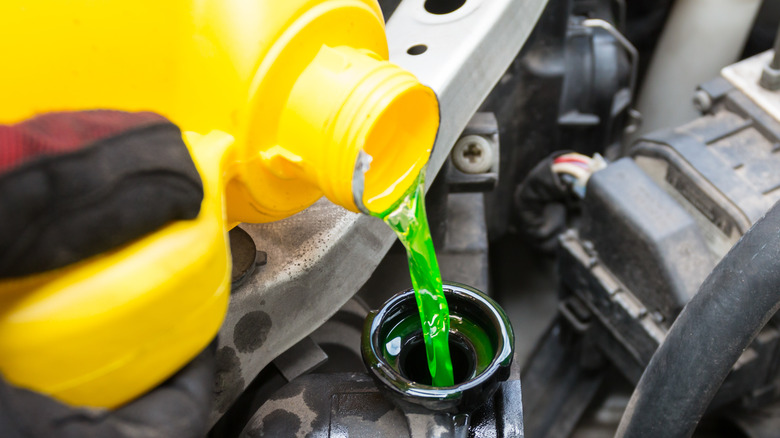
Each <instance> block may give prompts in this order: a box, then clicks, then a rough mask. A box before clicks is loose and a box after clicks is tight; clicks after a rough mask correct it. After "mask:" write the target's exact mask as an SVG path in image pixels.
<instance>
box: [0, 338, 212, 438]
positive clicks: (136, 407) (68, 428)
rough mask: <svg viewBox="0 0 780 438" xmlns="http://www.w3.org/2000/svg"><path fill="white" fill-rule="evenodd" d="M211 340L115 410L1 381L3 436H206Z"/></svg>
mask: <svg viewBox="0 0 780 438" xmlns="http://www.w3.org/2000/svg"><path fill="white" fill-rule="evenodd" d="M215 349H216V348H215V344H214V343H212V345H211V346H209V347H208V348H207V349H206V350H205V351H204V352H203V353H201V354H200V355H199V356H198V357H196V358H195V360H193V361H192V362H191V363H190V364H189V365H187V366H186V367H185V368H184V369H182V370H181V371H179V372H178V373H177V374H176V375H174V376H173V377H171V378H170V379H168V380H167V381H166V382H164V383H163V384H162V385H160V386H158V387H157V388H156V389H155V390H153V391H152V392H150V393H148V394H146V395H144V396H142V397H140V398H138V399H136V400H134V401H133V402H131V403H129V404H127V405H125V406H123V407H121V408H119V409H117V410H115V411H109V410H106V409H91V408H74V407H71V406H67V405H65V404H63V403H60V402H58V401H56V400H53V399H51V398H49V397H46V396H44V395H41V394H38V393H36V392H33V391H28V390H26V389H20V388H16V387H13V386H10V385H8V384H7V383H6V382H2V381H0V437H3V438H169V437H170V438H202V437H203V436H205V434H206V431H207V430H208V419H209V414H210V411H211V400H212V387H213V384H214V350H215Z"/></svg>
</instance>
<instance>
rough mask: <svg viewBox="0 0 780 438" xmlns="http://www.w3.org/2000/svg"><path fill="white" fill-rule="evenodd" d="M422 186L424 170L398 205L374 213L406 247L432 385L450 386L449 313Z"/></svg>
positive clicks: (451, 380) (451, 382)
mask: <svg viewBox="0 0 780 438" xmlns="http://www.w3.org/2000/svg"><path fill="white" fill-rule="evenodd" d="M424 189H425V172H420V176H418V177H417V180H416V181H415V183H414V184H412V187H411V189H410V190H409V191H408V192H407V193H406V195H404V197H403V198H402V199H401V202H400V204H398V205H397V206H396V207H394V208H392V209H390V210H389V211H387V212H385V213H384V214H381V215H378V216H379V217H380V218H382V220H384V221H385V223H386V224H387V225H389V226H390V228H392V229H393V231H395V233H396V234H397V235H398V239H399V240H400V241H401V243H402V244H403V245H404V247H406V254H407V257H408V259H409V274H410V276H411V277H412V286H414V295H415V297H416V298H417V308H418V309H419V311H420V321H421V323H422V332H423V340H424V341H425V352H426V355H427V357H428V370H429V371H430V372H431V380H432V381H433V386H452V385H453V378H452V361H451V358H450V346H449V342H448V338H449V333H450V312H449V308H448V307H447V300H446V299H445V298H444V292H443V291H442V287H441V273H440V272H439V263H438V262H437V261H436V254H435V253H434V251H433V241H432V240H431V230H430V228H429V227H428V218H427V217H426V215H425V192H424Z"/></svg>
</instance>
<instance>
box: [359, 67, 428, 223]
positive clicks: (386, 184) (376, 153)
mask: <svg viewBox="0 0 780 438" xmlns="http://www.w3.org/2000/svg"><path fill="white" fill-rule="evenodd" d="M409 76H411V75H409ZM388 94H389V96H388V97H387V98H386V101H387V104H386V105H385V106H384V108H383V109H382V112H381V114H380V115H379V116H378V117H377V118H376V121H375V123H374V124H373V126H372V128H371V130H370V132H369V134H368V136H367V137H366V138H365V142H364V144H363V151H364V152H365V153H366V154H368V155H369V156H371V165H370V167H369V169H368V171H367V172H365V174H363V175H362V176H363V190H362V193H360V192H358V193H355V195H357V196H359V198H357V199H355V202H356V204H358V205H359V204H362V206H363V207H365V209H366V210H367V211H368V212H370V213H383V212H385V211H387V210H388V209H389V208H391V207H392V206H393V205H394V204H395V203H396V202H397V201H398V200H399V199H400V198H401V197H402V196H403V194H404V193H406V191H408V190H409V187H410V186H411V185H412V183H413V182H414V181H415V179H416V178H417V175H418V174H419V173H420V171H421V170H422V169H423V168H424V167H425V164H426V163H427V162H428V158H429V156H430V153H431V148H432V147H433V142H434V140H435V139H436V132H437V130H438V125H439V112H438V105H437V102H436V96H435V95H434V94H433V91H431V90H430V89H429V88H427V87H425V86H423V85H421V84H420V83H418V82H417V81H416V80H413V77H412V78H409V80H407V81H406V82H404V83H403V84H399V85H397V86H395V87H393V88H390V89H389V90H388ZM358 177H359V176H358Z"/></svg>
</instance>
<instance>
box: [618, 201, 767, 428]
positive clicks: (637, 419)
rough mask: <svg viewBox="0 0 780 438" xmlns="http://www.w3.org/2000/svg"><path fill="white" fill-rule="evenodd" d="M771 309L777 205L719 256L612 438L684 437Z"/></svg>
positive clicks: (670, 335)
mask: <svg viewBox="0 0 780 438" xmlns="http://www.w3.org/2000/svg"><path fill="white" fill-rule="evenodd" d="M778 307H780V203H778V204H776V205H775V206H774V207H772V209H771V210H770V211H769V212H768V213H767V214H766V215H765V216H764V217H763V218H762V219H761V220H759V221H758V222H756V224H755V225H754V226H753V227H752V228H751V229H750V230H748V232H747V233H746V234H745V235H744V236H743V237H742V239H740V241H739V242H737V244H736V245H735V246H734V248H732V249H731V251H729V253H728V254H726V256H725V257H724V258H723V260H721V262H720V263H718V265H717V266H716V267H715V269H714V270H713V271H712V273H711V274H710V275H709V277H707V279H706V280H704V283H703V284H702V286H701V288H700V289H699V292H698V293H697V294H696V296H694V297H693V299H692V300H691V301H690V302H689V303H688V305H686V306H685V308H684V309H683V311H682V312H681V313H680V316H679V317H678V318H677V320H676V321H675V322H674V324H673V325H672V327H671V329H670V331H669V333H668V335H667V337H666V340H665V341H664V342H663V344H661V346H660V347H659V348H658V351H656V353H655V355H653V358H652V359H651V360H650V364H649V365H648V366H647V369H646V370H645V372H644V374H643V375H642V378H641V379H640V380H639V384H638V385H637V387H636V389H635V390H634V394H633V395H632V396H631V400H630V401H629V403H628V408H627V409H626V412H625V413H624V414H623V418H622V419H621V421H620V425H619V426H618V431H617V434H616V437H621V438H640V437H648V438H650V437H653V438H657V437H667V438H687V437H690V436H691V435H692V434H693V431H694V430H695V429H696V425H697V424H698V422H699V420H700V419H701V417H702V415H703V414H704V412H705V410H706V409H707V406H709V404H710V402H711V401H712V399H713V397H714V396H715V394H716V393H717V391H718V389H719V388H720V386H721V384H722V383H723V380H724V379H725V378H726V376H727V375H728V373H729V371H730V370H731V368H732V366H733V365H734V363H735V362H736V361H737V359H738V358H739V356H740V355H741V354H742V352H744V351H745V349H746V348H747V347H748V346H749V345H750V343H751V342H752V341H753V338H755V336H756V335H757V334H758V332H759V331H760V330H761V328H762V327H764V325H765V324H766V322H767V321H768V320H769V319H770V318H771V317H772V316H773V315H774V314H775V312H776V311H777V310H778Z"/></svg>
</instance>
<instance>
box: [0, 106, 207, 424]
mask: <svg viewBox="0 0 780 438" xmlns="http://www.w3.org/2000/svg"><path fill="white" fill-rule="evenodd" d="M202 199H203V186H202V183H201V180H200V176H199V175H198V172H197V169H196V168H195V165H194V163H193V161H192V158H191V157H190V155H189V152H188V150H187V147H186V145H185V144H184V142H183V140H182V137H181V132H180V131H179V129H178V128H177V127H176V126H175V125H173V124H172V123H171V122H169V121H168V120H166V119H165V118H163V117H162V116H159V115H157V114H153V113H124V112H118V111H88V112H74V113H51V114H46V115H43V116H39V117H36V118H33V119H30V120H27V121H24V122H21V123H19V124H16V125H9V126H0V224H2V226H0V280H1V279H5V278H12V277H14V278H15V277H22V276H27V275H32V274H36V273H40V272H43V271H47V270H50V269H55V268H58V267H62V266H66V265H69V264H72V263H75V262H78V261H81V260H83V259H86V258H88V257H91V256H94V255H96V254H99V253H101V252H104V251H107V250H110V249H113V248H116V247H118V246H120V245H122V244H125V243H127V242H130V241H132V240H135V239H137V238H139V237H142V236H144V235H146V234H147V233H150V232H153V231H155V230H157V229H159V228H160V227H162V226H163V225H165V224H166V223H168V222H170V221H173V220H183V219H192V218H195V217H196V216H197V215H198V212H199V210H200V204H201V201H202ZM213 356H214V355H213V348H212V347H210V348H208V349H207V350H206V351H204V352H203V353H202V354H201V355H200V356H198V357H197V358H196V359H195V360H194V361H193V362H192V363H190V364H189V365H188V366H187V367H185V368H184V369H183V370H181V371H180V372H179V373H178V374H176V375H175V376H173V377H171V378H170V379H169V380H168V381H166V382H165V383H163V384H162V385H160V386H159V387H158V388H157V389H155V390H153V391H152V392H150V393H148V394H146V395H144V396H142V397H141V398H139V399H137V400H135V401H133V402H131V403H129V404H127V405H125V406H123V407H121V408H119V409H117V410H114V411H109V410H100V409H88V408H78V407H71V406H66V405H64V404H62V403H60V402H58V401H56V400H53V399H52V398H49V397H47V396H44V395H42V394H38V393H35V392H32V391H29V390H26V389H21V388H16V387H13V386H12V385H10V384H8V383H7V382H5V381H2V380H0V437H3V438H16V437H25V438H39V437H40V438H43V437H46V438H49V437H63V438H70V437H74V438H76V437H78V438H102V437H111V438H130V437H132V438H140V437H149V438H151V437H155V438H156V437H176V438H190V437H192V438H195V437H202V436H203V435H204V434H205V433H206V430H207V429H206V428H207V421H208V415H209V412H210V402H211V398H212V385H213V381H214V359H213ZM53 366H56V365H54V364H53Z"/></svg>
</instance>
